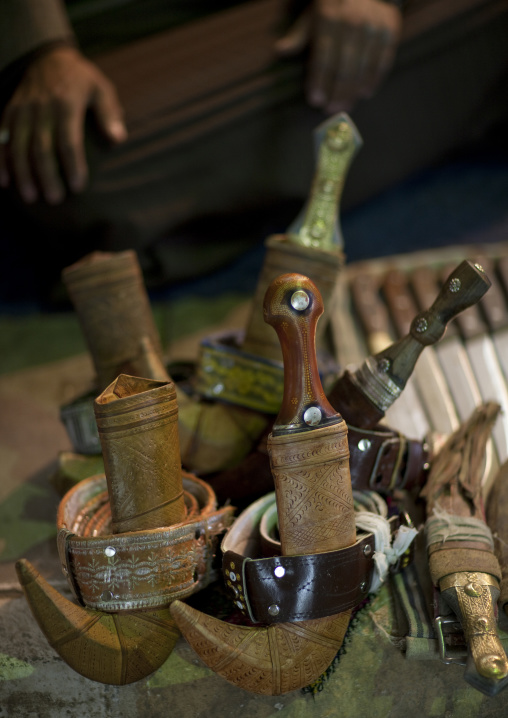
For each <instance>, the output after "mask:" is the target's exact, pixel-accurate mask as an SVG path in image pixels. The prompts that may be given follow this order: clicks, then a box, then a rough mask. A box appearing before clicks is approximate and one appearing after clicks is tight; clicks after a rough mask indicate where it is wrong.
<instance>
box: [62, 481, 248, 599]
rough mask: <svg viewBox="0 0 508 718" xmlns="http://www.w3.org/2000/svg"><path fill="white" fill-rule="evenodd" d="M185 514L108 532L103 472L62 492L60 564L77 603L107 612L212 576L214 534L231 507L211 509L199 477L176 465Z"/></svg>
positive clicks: (192, 587)
mask: <svg viewBox="0 0 508 718" xmlns="http://www.w3.org/2000/svg"><path fill="white" fill-rule="evenodd" d="M182 481H183V488H184V492H185V503H186V507H187V519H186V520H185V521H183V522H181V523H179V524H175V525H174V526H170V527H163V528H159V529H151V530H148V531H129V532H126V533H119V534H113V533H111V528H110V526H111V510H110V506H109V499H108V492H107V484H106V477H105V476H104V475H98V476H94V477H91V478H89V479H85V480H84V481H81V482H80V483H79V484H77V485H76V486H75V487H74V488H73V489H71V490H70V491H69V492H68V493H67V494H66V495H65V496H64V498H63V499H62V501H61V503H60V506H59V509H58V515H57V528H58V529H59V531H58V552H59V555H60V560H61V563H62V569H63V572H64V574H65V575H66V576H67V578H68V580H69V583H70V586H71V589H72V591H73V593H74V595H75V596H76V598H77V599H78V601H80V603H82V604H85V605H86V606H88V607H89V608H94V609H98V610H101V611H107V612H116V611H128V610H132V609H143V608H150V609H152V608H159V607H163V606H167V605H169V604H170V603H171V602H172V601H174V600H176V599H179V598H184V597H186V596H188V595H190V594H191V593H194V592H195V591H197V590H199V589H201V588H204V587H205V586H206V585H208V583H209V582H210V581H212V580H214V579H215V578H216V577H217V571H216V570H215V569H214V567H213V559H214V554H215V550H216V546H217V540H218V536H219V535H220V534H222V533H223V532H224V531H225V530H226V529H227V528H228V527H229V526H230V525H231V523H232V521H233V514H234V508H233V507H231V506H227V507H225V508H222V509H219V510H217V503H216V499H215V494H214V492H213V490H212V489H211V487H210V486H209V485H208V484H207V483H206V482H204V481H202V480H200V479H198V478H196V477H195V476H192V475H191V474H187V473H185V472H182Z"/></svg>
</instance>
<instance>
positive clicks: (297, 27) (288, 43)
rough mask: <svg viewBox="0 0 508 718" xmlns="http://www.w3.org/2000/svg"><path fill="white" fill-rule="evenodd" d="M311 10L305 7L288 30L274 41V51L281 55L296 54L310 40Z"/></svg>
mask: <svg viewBox="0 0 508 718" xmlns="http://www.w3.org/2000/svg"><path fill="white" fill-rule="evenodd" d="M311 27H312V10H311V8H310V7H309V8H307V10H305V11H304V12H303V13H302V14H301V15H300V16H299V17H298V19H297V20H296V21H295V22H294V23H293V24H292V25H291V27H290V28H289V30H287V32H286V33H285V34H284V35H283V36H282V37H280V38H279V39H278V40H277V41H276V42H275V51H276V52H277V53H278V54H279V55H282V56H291V55H297V54H298V53H300V52H302V51H303V50H304V49H305V48H306V47H307V45H308V44H309V41H310V35H311Z"/></svg>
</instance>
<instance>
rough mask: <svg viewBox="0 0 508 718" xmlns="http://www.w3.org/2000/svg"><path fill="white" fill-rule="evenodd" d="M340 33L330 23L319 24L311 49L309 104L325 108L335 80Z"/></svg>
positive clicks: (308, 77)
mask: <svg viewBox="0 0 508 718" xmlns="http://www.w3.org/2000/svg"><path fill="white" fill-rule="evenodd" d="M337 43H340V31H338V30H337V31H336V32H335V33H334V32H333V30H332V29H331V28H330V27H329V26H328V23H320V22H318V24H317V28H316V34H315V37H314V42H313V45H312V48H311V55H310V60H309V68H308V75H307V97H308V101H309V104H311V105H314V106H315V107H324V106H325V105H326V103H327V100H328V97H329V94H330V90H331V87H332V85H333V82H334V80H335V67H336V63H335V58H336V50H335V48H336V47H337Z"/></svg>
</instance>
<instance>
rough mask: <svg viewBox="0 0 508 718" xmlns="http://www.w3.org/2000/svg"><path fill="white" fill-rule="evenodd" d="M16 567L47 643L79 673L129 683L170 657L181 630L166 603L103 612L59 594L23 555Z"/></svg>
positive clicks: (89, 676) (151, 670) (114, 681)
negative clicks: (157, 607) (121, 610)
mask: <svg viewBox="0 0 508 718" xmlns="http://www.w3.org/2000/svg"><path fill="white" fill-rule="evenodd" d="M16 571H17V573H18V578H19V582H20V584H21V586H22V587H23V591H24V593H25V596H26V599H27V601H28V605H29V606H30V609H31V611H32V613H33V615H34V617H35V619H36V621H37V623H38V624H39V626H40V628H41V630H42V632H43V633H44V635H45V636H46V638H47V639H48V642H49V644H50V645H51V646H52V648H54V650H55V651H56V652H57V653H58V654H59V655H60V656H61V658H62V659H63V660H64V661H65V662H66V663H67V664H68V665H69V666H70V667H71V668H73V669H74V670H75V671H76V672H77V673H80V674H81V675H83V676H85V677H86V678H90V679H91V680H93V681H98V682H99V683H110V684H114V685H125V684H127V683H133V682H134V681H139V680H140V679H142V678H145V677H146V676H148V675H150V673H153V672H154V671H155V670H157V668H159V667H160V666H161V665H162V664H163V663H164V661H165V660H166V659H167V658H168V656H169V655H170V653H171V651H172V650H173V647H174V645H175V643H176V641H177V639H178V636H179V632H178V629H177V628H176V626H175V623H174V621H173V620H172V618H171V615H170V613H169V609H168V608H164V609H155V610H151V611H133V612H131V613H124V614H122V613H111V614H110V613H104V612H102V611H95V610H92V609H90V608H83V607H82V606H78V605H77V604H75V603H72V602H71V601H69V600H68V599H66V598H65V597H64V596H61V595H60V594H59V593H58V591H56V590H55V589H54V588H53V587H52V586H50V585H49V584H48V583H47V581H45V580H44V579H43V578H42V576H41V575H40V574H39V573H38V572H37V571H36V570H35V568H34V567H33V566H32V565H31V564H30V562H29V561H26V560H25V559H21V560H20V561H18V562H17V563H16Z"/></svg>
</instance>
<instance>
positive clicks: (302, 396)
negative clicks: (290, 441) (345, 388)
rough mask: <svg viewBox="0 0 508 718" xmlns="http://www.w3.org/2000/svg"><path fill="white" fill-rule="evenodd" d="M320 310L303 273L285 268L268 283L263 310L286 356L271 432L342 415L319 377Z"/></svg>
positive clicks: (314, 290)
mask: <svg viewBox="0 0 508 718" xmlns="http://www.w3.org/2000/svg"><path fill="white" fill-rule="evenodd" d="M322 313H323V300H322V299H321V295H320V293H319V291H318V289H317V287H316V286H315V284H314V283H313V282H312V281H311V280H310V279H308V278H307V277H304V276H303V275H302V274H283V275H281V276H280V277H278V278H277V279H275V280H274V281H273V282H272V283H271V284H270V286H269V287H268V289H267V292H266V295H265V301H264V304H263V314H264V318H265V322H267V323H268V324H270V325H271V326H272V327H273V328H274V329H275V331H276V332H277V336H278V337H279V341H280V346H281V349H282V357H283V361H284V394H283V399H282V404H281V408H280V411H279V414H278V416H277V418H276V420H275V423H274V427H273V431H272V433H273V435H274V436H276V435H278V434H281V433H290V432H295V431H306V430H308V429H311V428H312V427H316V426H325V425H328V424H335V423H337V422H338V421H340V420H341V417H340V415H339V414H338V413H337V412H336V411H335V409H334V408H333V407H332V406H331V404H330V403H329V401H328V399H327V398H326V396H325V393H324V391H323V387H322V384H321V379H320V378H319V371H318V366H317V359H316V350H315V338H316V325H317V322H318V319H319V317H320V316H321V314H322Z"/></svg>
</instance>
